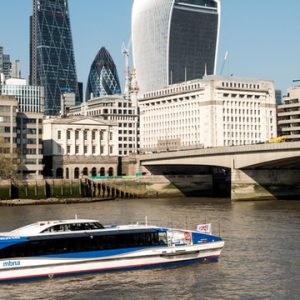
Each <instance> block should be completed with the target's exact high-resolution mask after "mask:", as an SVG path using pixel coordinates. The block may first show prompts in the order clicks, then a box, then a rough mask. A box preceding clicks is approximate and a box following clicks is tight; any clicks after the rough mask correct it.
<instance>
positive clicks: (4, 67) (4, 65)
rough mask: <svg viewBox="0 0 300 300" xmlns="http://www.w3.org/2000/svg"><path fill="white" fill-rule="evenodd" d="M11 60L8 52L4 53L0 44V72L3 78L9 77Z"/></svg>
mask: <svg viewBox="0 0 300 300" xmlns="http://www.w3.org/2000/svg"><path fill="white" fill-rule="evenodd" d="M11 66H12V64H11V61H10V56H9V55H8V54H4V50H3V47H1V46H0V74H1V73H2V74H3V75H4V79H8V78H10V77H11Z"/></svg>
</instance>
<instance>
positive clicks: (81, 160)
mask: <svg viewBox="0 0 300 300" xmlns="http://www.w3.org/2000/svg"><path fill="white" fill-rule="evenodd" d="M43 126H44V131H43V140H44V158H45V169H44V175H45V176H46V177H47V176H51V177H53V176H54V177H57V178H65V179H76V178H82V177H83V176H88V177H89V176H114V175H117V172H118V157H117V155H118V127H117V124H116V123H115V122H112V121H107V120H103V119H101V118H97V117H81V116H79V117H76V116H72V117H62V118H59V117H52V118H51V117H50V118H49V117H48V118H46V119H45V120H44V125H43Z"/></svg>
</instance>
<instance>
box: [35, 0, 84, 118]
mask: <svg viewBox="0 0 300 300" xmlns="http://www.w3.org/2000/svg"><path fill="white" fill-rule="evenodd" d="M30 20H31V24H30V25H31V27H30V28H31V35H30V84H31V85H35V86H43V87H44V89H45V110H44V113H45V115H57V114H59V113H60V110H61V107H60V105H61V94H63V93H65V92H68V93H75V95H76V101H77V103H79V102H80V99H79V92H78V84H77V75H76V69H75V60H74V50H73V42H72V35H71V26H70V13H69V9H68V1H67V0H33V15H32V16H31V19H30Z"/></svg>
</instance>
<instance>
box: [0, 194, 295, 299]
mask: <svg viewBox="0 0 300 300" xmlns="http://www.w3.org/2000/svg"><path fill="white" fill-rule="evenodd" d="M75 215H77V216H78V218H93V219H94V218H95V219H99V220H100V221H101V222H102V223H103V224H128V223H134V222H140V223H143V222H144V220H145V216H147V218H148V223H149V224H154V225H161V226H172V227H177V228H188V229H195V227H196V225H197V224H201V223H205V222H210V223H212V225H213V232H214V233H216V234H219V231H220V233H221V236H222V237H223V238H224V239H225V248H224V250H223V252H222V254H221V258H220V261H219V262H218V263H204V264H201V263H194V264H191V265H188V266H181V267H170V268H163V269H151V270H138V271H126V272H114V273H102V274H96V275H83V276H78V277H67V278H62V279H57V278H54V279H52V280H50V279H49V280H44V281H37V282H31V283H18V284H9V285H0V299H1V300H2V299H5V300H7V299H9V300H11V299H28V300H29V299H30V300H32V299H47V300H48V299H49V300H51V299H76V300H82V299H83V300H84V299H87V300H90V299H91V300H93V299H230V300H233V299H240V300H254V299H276V300H277V299H278V300H281V299H300V234H299V233H300V201H263V202H236V203H231V202H230V201H229V200H228V199H203V198H176V199H146V200H145V199H143V200H138V199H134V200H120V201H107V202H97V203H88V204H67V205H42V206H20V207H0V232H2V231H8V230H11V229H14V228H16V227H19V226H22V225H26V224H29V223H32V222H35V221H37V220H49V219H60V218H73V217H74V216H75Z"/></svg>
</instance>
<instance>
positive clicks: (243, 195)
mask: <svg viewBox="0 0 300 300" xmlns="http://www.w3.org/2000/svg"><path fill="white" fill-rule="evenodd" d="M231 199H232V200H233V201H237V200H272V199H298V200H299V199H300V170H288V169H235V168H232V169H231Z"/></svg>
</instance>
